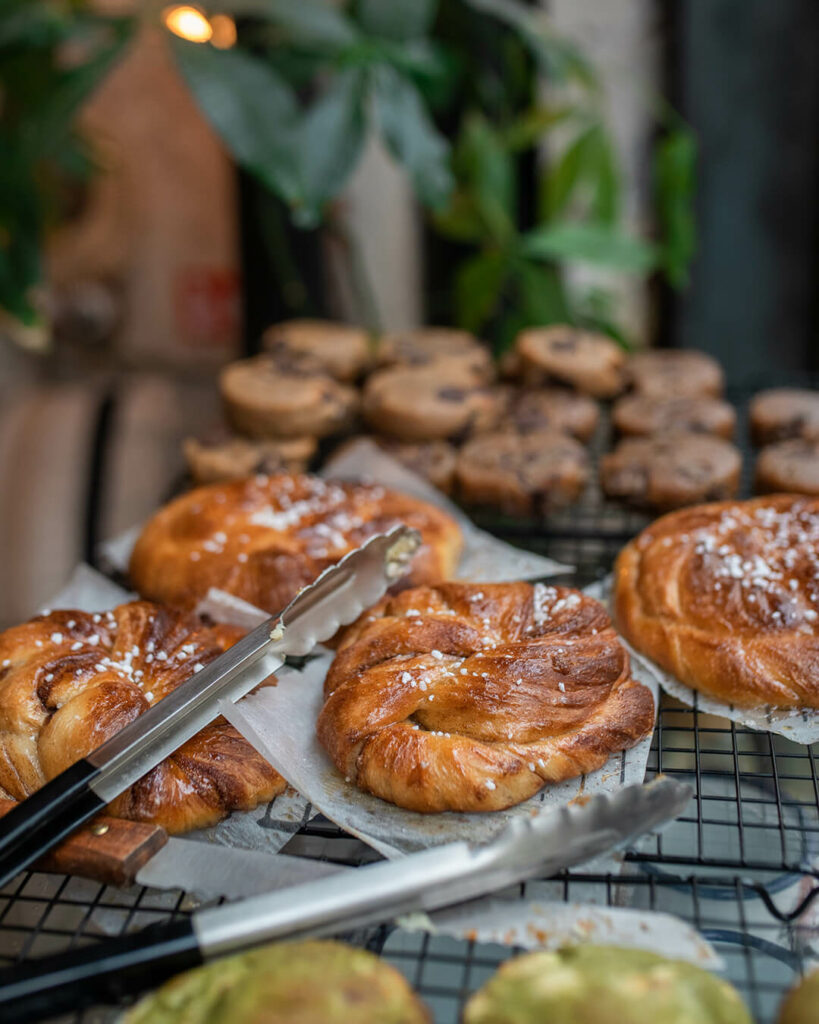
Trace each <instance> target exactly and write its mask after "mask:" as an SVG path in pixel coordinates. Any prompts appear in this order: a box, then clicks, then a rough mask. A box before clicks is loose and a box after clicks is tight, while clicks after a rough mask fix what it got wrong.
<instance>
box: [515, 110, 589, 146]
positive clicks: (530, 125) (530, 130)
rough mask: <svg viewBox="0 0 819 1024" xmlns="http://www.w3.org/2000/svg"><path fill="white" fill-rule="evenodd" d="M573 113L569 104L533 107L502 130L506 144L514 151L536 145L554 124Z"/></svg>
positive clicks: (560, 122) (559, 122)
mask: <svg viewBox="0 0 819 1024" xmlns="http://www.w3.org/2000/svg"><path fill="white" fill-rule="evenodd" d="M574 113H575V108H574V107H571V106H562V107H533V108H532V109H531V110H527V111H525V112H524V113H523V114H521V115H520V116H519V117H517V118H516V119H515V120H514V121H513V122H512V124H511V125H510V126H509V127H508V128H507V129H506V131H505V132H504V135H503V137H504V141H505V142H506V145H507V146H508V147H509V148H510V149H511V150H514V151H519V150H522V149H529V148H530V147H531V146H535V145H537V143H538V142H540V141H541V140H542V139H543V136H544V135H546V134H547V133H548V132H550V131H551V130H552V128H554V127H555V126H556V125H558V124H563V122H564V121H566V120H567V119H568V118H570V117H571V116H572V115H573V114H574Z"/></svg>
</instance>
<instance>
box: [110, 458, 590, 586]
mask: <svg viewBox="0 0 819 1024" xmlns="http://www.w3.org/2000/svg"><path fill="white" fill-rule="evenodd" d="M320 475H321V476H324V477H327V478H333V479H335V480H362V481H376V482H377V483H379V484H381V485H382V486H384V487H391V488H392V489H393V490H396V491H401V492H403V493H404V494H411V495H412V496H413V497H416V498H421V499H422V500H424V501H428V502H430V503H431V504H433V505H437V506H438V507H439V508H442V509H444V511H445V512H448V513H449V514H450V515H451V516H452V517H453V518H454V519H456V520H457V522H458V525H459V526H460V528H461V531H462V533H463V541H464V550H463V553H462V555H461V561H460V563H459V565H458V570H457V572H456V578H457V579H462V580H473V581H476V582H482V583H488V582H490V581H491V582H494V583H503V582H507V581H510V580H534V579H540V578H542V577H545V576H555V575H556V574H557V573H562V572H570V571H571V570H572V568H573V566H570V565H563V564H562V563H560V562H556V561H554V559H552V558H545V557H544V556H543V555H535V554H533V553H532V552H530V551H524V550H522V549H521V548H516V547H515V546H514V545H512V544H507V543H506V542H505V541H502V540H498V539H497V538H496V537H493V536H492V534H491V533H487V532H486V531H485V530H479V529H478V528H477V526H475V525H474V524H473V523H472V522H471V520H470V519H469V518H468V516H466V515H465V514H464V513H463V512H462V511H461V510H460V509H459V508H458V507H457V506H456V505H453V504H452V502H451V501H449V499H448V498H445V497H444V495H443V494H441V492H440V491H438V490H436V488H434V487H433V486H432V485H431V484H430V483H428V482H427V481H426V480H422V479H421V477H419V476H417V475H416V474H415V473H412V472H411V471H410V470H408V469H407V468H406V467H405V466H402V465H400V463H398V462H396V461H395V460H394V459H391V458H390V457H389V456H388V455H386V454H385V453H384V452H382V451H381V449H380V448H379V447H378V446H377V445H375V444H373V443H372V441H367V440H360V441H357V442H355V443H353V444H351V445H349V446H348V447H347V448H346V449H345V451H344V452H343V453H342V454H340V455H338V456H336V457H334V458H332V459H331V460H330V461H329V462H328V463H327V464H326V465H325V466H324V467H323V469H322V470H321V474H320ZM140 529H141V527H139V526H135V527H132V528H131V529H130V530H126V531H125V533H122V534H120V535H119V536H118V537H115V538H113V539H112V540H109V541H105V542H104V543H103V544H101V545H100V548H99V557H100V559H101V560H102V561H103V563H104V564H105V566H106V567H107V568H108V569H110V570H111V571H113V572H117V573H127V571H128V562H129V559H130V557H131V551H132V550H133V547H134V544H135V543H136V540H137V537H138V536H139V533H140Z"/></svg>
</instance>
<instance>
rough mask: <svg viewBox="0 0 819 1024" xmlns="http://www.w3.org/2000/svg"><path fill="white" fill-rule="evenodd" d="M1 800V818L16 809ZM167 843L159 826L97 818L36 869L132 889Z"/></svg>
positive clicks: (166, 838)
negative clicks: (144, 869) (148, 863)
mask: <svg viewBox="0 0 819 1024" xmlns="http://www.w3.org/2000/svg"><path fill="white" fill-rule="evenodd" d="M14 806H15V804H14V801H12V800H0V816H2V815H4V814H6V813H7V812H8V811H10V810H11V809H12V807H14ZM167 841H168V834H167V832H166V831H165V830H164V829H163V828H160V827H159V825H147V824H143V823H142V822H138V821H125V820H124V819H122V818H107V817H104V816H100V817H97V818H94V819H93V821H90V822H89V823H88V824H87V825H83V826H82V827H81V828H79V829H78V830H77V831H76V832H74V833H73V835H71V836H69V837H68V839H65V840H63V842H62V843H60V845H59V846H57V847H56V849H54V850H52V851H51V852H50V853H49V854H47V855H46V856H45V857H44V858H42V860H40V861H38V862H37V864H36V865H35V867H36V869H37V870H38V871H49V872H56V873H58V874H61V875H82V876H83V877H84V878H93V879H94V880H95V881H97V882H104V883H105V884H106V885H118V886H127V885H132V884H133V882H134V879H135V877H136V873H137V872H138V871H139V869H140V868H141V867H142V866H143V864H146V863H147V862H148V861H149V860H150V859H151V857H153V855H154V854H155V853H156V852H157V850H159V849H161V847H163V846H164V845H165V843H166V842H167Z"/></svg>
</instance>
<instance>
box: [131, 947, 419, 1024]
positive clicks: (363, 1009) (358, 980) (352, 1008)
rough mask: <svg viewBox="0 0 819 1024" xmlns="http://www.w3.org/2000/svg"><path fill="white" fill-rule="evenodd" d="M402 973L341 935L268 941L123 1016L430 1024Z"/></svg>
mask: <svg viewBox="0 0 819 1024" xmlns="http://www.w3.org/2000/svg"><path fill="white" fill-rule="evenodd" d="M429 1021H430V1017H429V1014H428V1013H427V1011H426V1009H425V1008H424V1006H423V1005H422V1004H421V1003H420V1002H419V1001H418V999H417V998H416V997H415V995H414V993H413V992H412V989H411V988H410V987H409V985H408V984H407V982H406V981H405V980H404V978H403V977H402V975H400V974H399V973H398V971H396V970H395V969H394V968H393V967H390V966H389V965H388V964H386V963H384V962H383V961H381V960H379V959H378V957H377V956H373V954H372V953H367V952H365V951H364V950H363V949H354V948H353V947H352V946H344V945H342V944H341V943H339V942H294V943H279V944H277V945H273V946H264V947H262V948H261V949H256V950H253V951H252V952H250V953H243V954H241V955H240V956H232V957H228V958H227V959H225V960H217V961H215V962H214V963H212V964H208V965H207V966H205V967H199V968H197V969H196V970H195V971H188V972H187V973H186V974H182V975H180V976H179V977H178V978H174V979H172V980H171V981H169V982H168V983H167V984H165V985H163V986H162V988H160V989H158V990H157V991H156V992H154V993H153V994H152V995H150V996H146V998H145V999H142V1000H141V1001H140V1002H139V1003H137V1005H136V1006H135V1007H134V1008H133V1009H132V1010H131V1011H130V1012H129V1013H128V1014H126V1016H125V1020H124V1022H123V1024H228V1022H229V1024H336V1022H338V1024H429Z"/></svg>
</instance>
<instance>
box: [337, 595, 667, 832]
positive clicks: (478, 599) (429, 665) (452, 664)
mask: <svg viewBox="0 0 819 1024" xmlns="http://www.w3.org/2000/svg"><path fill="white" fill-rule="evenodd" d="M325 698H326V699H325V704H324V707H323V708H322V711H321V713H320V715H319V720H318V736H319V740H320V741H321V743H322V744H323V745H324V747H325V748H326V750H327V751H328V753H329V754H330V757H331V758H332V760H333V761H334V763H335V764H336V766H337V767H338V769H339V770H340V771H341V772H342V773H343V774H344V775H345V776H346V777H347V778H349V779H351V780H353V781H354V782H355V783H356V785H358V786H359V787H360V788H361V789H364V790H366V791H368V792H371V793H374V794H375V795H376V796H379V797H381V798H382V799H384V800H389V801H391V802H393V803H396V804H398V805H399V806H402V807H407V808H409V809H411V810H415V811H425V812H427V811H447V810H457V811H488V810H498V809H501V808H504V807H509V806H511V805H512V804H516V803H520V802H521V801H522V800H525V799H527V798H528V797H530V796H532V795H533V794H534V793H536V792H537V791H538V790H539V789H540V788H541V787H542V786H543V785H544V783H546V782H559V781H561V780H563V779H567V778H571V777H573V776H577V775H580V774H583V773H584V772H589V771H593V770H594V769H596V768H599V767H600V766H601V765H602V764H604V763H605V761H606V760H607V759H608V757H609V755H610V754H612V753H614V752H615V751H620V750H624V749H626V748H628V747H631V746H633V745H634V744H635V743H636V742H637V741H638V740H639V739H641V738H642V737H643V736H645V735H646V734H647V733H648V732H649V731H650V730H651V728H652V725H653V721H654V702H653V698H652V696H651V693H650V691H649V690H647V689H646V688H645V687H643V686H641V685H640V684H639V683H637V682H635V681H634V680H633V679H632V678H631V674H630V665H629V658H628V654H627V653H626V651H625V649H624V648H623V647H622V646H621V645H620V643H619V642H618V640H617V637H616V635H615V633H614V631H613V629H612V628H611V623H610V621H609V618H608V616H607V615H606V612H605V610H604V608H603V606H602V605H601V604H599V603H598V602H597V601H594V600H592V599H591V598H588V597H586V596H585V595H583V594H581V593H579V592H578V591H575V590H570V589H568V588H565V587H546V586H543V585H540V584H536V585H535V586H534V587H533V586H531V585H530V584H528V583H504V584H481V585H477V584H461V583H444V584H439V585H438V586H436V587H417V588H415V589H413V590H409V591H405V592H404V593H402V594H400V595H398V596H397V597H387V598H385V599H383V600H382V601H381V602H380V603H379V604H378V605H376V606H375V607H374V608H373V609H371V610H370V611H369V612H367V613H365V614H364V615H363V616H362V617H361V618H360V619H359V620H358V622H357V623H355V624H354V625H353V626H351V627H350V628H349V629H348V630H347V631H346V633H345V635H344V637H343V639H342V642H341V645H340V648H339V650H338V653H337V655H336V658H335V660H334V662H333V664H332V666H331V668H330V671H329V673H328V675H327V679H326V682H325Z"/></svg>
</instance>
